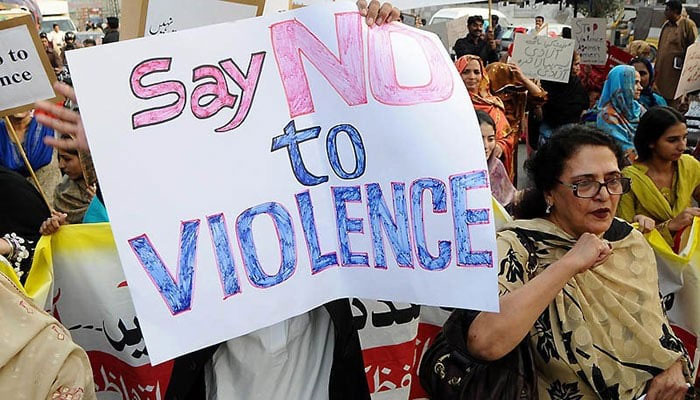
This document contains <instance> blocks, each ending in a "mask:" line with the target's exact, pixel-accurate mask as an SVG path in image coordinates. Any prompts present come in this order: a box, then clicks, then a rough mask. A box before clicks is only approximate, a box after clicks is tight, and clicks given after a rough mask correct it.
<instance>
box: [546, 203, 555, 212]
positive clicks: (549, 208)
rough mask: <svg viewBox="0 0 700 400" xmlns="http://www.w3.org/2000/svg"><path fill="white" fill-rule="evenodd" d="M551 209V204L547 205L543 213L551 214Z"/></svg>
mask: <svg viewBox="0 0 700 400" xmlns="http://www.w3.org/2000/svg"><path fill="white" fill-rule="evenodd" d="M552 207H553V205H552V204H549V203H547V208H546V209H545V210H544V213H545V214H549V213H551V212H552Z"/></svg>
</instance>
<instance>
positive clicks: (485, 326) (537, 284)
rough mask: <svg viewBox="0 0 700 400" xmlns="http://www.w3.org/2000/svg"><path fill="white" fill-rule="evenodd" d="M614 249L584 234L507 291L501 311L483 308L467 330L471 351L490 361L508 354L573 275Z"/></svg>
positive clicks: (603, 258)
mask: <svg viewBox="0 0 700 400" xmlns="http://www.w3.org/2000/svg"><path fill="white" fill-rule="evenodd" d="M499 244H500V243H499ZM611 253H612V251H611V249H610V247H609V245H608V244H607V243H606V242H604V241H603V240H601V239H600V238H598V237H597V236H595V235H593V234H590V233H585V234H583V235H582V236H581V238H579V240H578V242H577V243H576V245H575V246H574V247H573V248H572V249H571V250H570V251H569V252H568V253H566V255H565V256H564V257H562V258H561V259H560V260H559V261H557V262H555V263H553V264H551V265H550V266H549V267H547V268H546V269H545V270H544V271H543V272H541V273H540V274H539V275H538V276H537V277H535V278H534V279H532V280H530V281H527V283H525V284H524V285H522V286H521V287H519V288H517V289H515V290H514V291H512V292H509V293H506V294H505V295H503V296H502V297H501V299H500V312H499V313H487V312H482V313H480V314H479V315H478V316H477V317H476V319H475V320H474V322H472V324H471V326H470V328H469V332H468V333H467V338H466V340H467V348H468V349H469V352H470V353H471V354H472V355H474V356H475V357H477V358H480V359H483V360H488V361H492V360H497V359H499V358H502V357H504V356H505V355H506V354H508V353H509V352H510V351H511V350H513V349H514V348H515V347H516V346H517V345H518V343H520V342H521V341H522V340H523V338H524V337H525V335H527V333H528V332H529V331H530V329H532V327H533V325H534V324H535V321H536V320H537V318H538V317H539V316H540V315H541V314H542V312H544V310H545V309H547V306H548V305H549V304H550V303H551V302H552V301H553V300H554V298H555V297H556V295H557V294H558V293H559V292H560V291H561V290H562V289H563V288H564V285H566V282H568V281H569V279H571V278H572V277H573V276H574V275H576V274H578V273H581V272H584V271H586V270H588V269H589V268H593V267H595V266H598V265H600V264H602V263H603V262H605V260H606V259H607V258H608V256H610V254H611Z"/></svg>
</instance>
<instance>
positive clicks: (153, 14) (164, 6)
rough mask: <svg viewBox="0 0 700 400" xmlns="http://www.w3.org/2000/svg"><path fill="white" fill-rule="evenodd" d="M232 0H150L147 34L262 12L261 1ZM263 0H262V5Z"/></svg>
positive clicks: (174, 30) (241, 17)
mask: <svg viewBox="0 0 700 400" xmlns="http://www.w3.org/2000/svg"><path fill="white" fill-rule="evenodd" d="M242 3H243V2H236V1H229V0H197V1H193V0H148V2H147V13H146V26H145V29H144V36H152V35H160V34H164V33H170V32H176V31H180V30H183V29H190V28H196V27H200V26H205V25H212V24H218V23H222V22H231V21H235V20H239V19H243V18H252V17H255V16H256V15H258V7H259V6H258V5H256V4H242ZM262 4H263V0H260V5H262Z"/></svg>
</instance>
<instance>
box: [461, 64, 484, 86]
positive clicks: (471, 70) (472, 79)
mask: <svg viewBox="0 0 700 400" xmlns="http://www.w3.org/2000/svg"><path fill="white" fill-rule="evenodd" d="M461 75H462V81H464V86H466V87H467V90H468V91H470V92H476V91H477V89H479V82H481V65H479V61H477V60H471V61H469V64H467V66H466V67H465V68H464V70H463V71H462V74H461Z"/></svg>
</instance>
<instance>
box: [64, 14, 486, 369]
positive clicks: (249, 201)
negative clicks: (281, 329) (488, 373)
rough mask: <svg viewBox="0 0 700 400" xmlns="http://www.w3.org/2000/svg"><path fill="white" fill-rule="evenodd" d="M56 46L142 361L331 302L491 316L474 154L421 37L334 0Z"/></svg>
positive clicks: (458, 107)
mask: <svg viewBox="0 0 700 400" xmlns="http://www.w3.org/2000/svg"><path fill="white" fill-rule="evenodd" d="M243 36H245V37H246V38H247V40H244V41H243V40H240V37H243ZM212 38H216V40H212ZM107 47H109V48H107ZM68 57H69V61H70V63H71V69H72V70H73V71H74V75H75V77H76V78H75V79H74V83H75V87H76V91H77V94H78V99H79V102H80V103H81V112H82V115H83V120H84V123H85V126H86V130H87V134H88V140H89V142H90V146H91V149H92V153H93V158H94V160H95V166H96V170H97V172H98V177H99V178H100V184H101V187H102V189H103V193H104V194H105V199H106V202H107V203H108V204H109V207H110V208H109V209H110V218H111V219H112V228H113V232H114V236H115V240H116V243H117V248H118V249H119V255H120V258H121V261H122V266H123V268H124V270H125V274H126V277H127V279H128V281H129V287H130V290H131V292H132V296H133V299H134V303H135V306H136V310H137V313H138V316H139V321H140V324H141V329H142V331H143V333H144V336H145V338H146V342H147V343H148V346H149V355H150V356H151V361H153V362H155V363H158V362H162V361H165V360H168V359H170V358H172V357H175V356H177V355H180V354H184V353H188V352H191V351H193V350H196V349H198V348H202V347H205V346H207V345H210V344H213V343H218V342H221V341H224V340H227V339H230V338H233V337H236V336H239V335H243V334H245V333H248V332H251V331H253V330H255V329H259V328H261V327H265V326H269V325H271V324H273V323H275V322H278V321H281V320H284V319H287V318H290V317H292V316H294V315H298V314H300V313H302V312H305V311H308V310H310V309H312V308H315V307H317V306H319V305H321V304H324V303H326V302H328V301H330V300H332V299H335V298H341V297H362V298H370V299H385V300H390V301H401V302H410V303H416V304H430V305H437V306H453V307H464V308H475V309H486V310H496V309H497V306H498V302H497V284H496V272H495V271H494V268H493V262H494V260H493V254H495V237H494V231H493V224H492V218H491V217H492V216H491V212H490V190H489V188H488V185H487V176H488V171H487V169H486V163H485V160H484V156H483V151H482V148H483V146H482V144H481V141H480V136H479V134H478V132H479V130H478V125H477V123H476V120H475V116H474V113H473V112H471V111H470V100H469V97H468V94H467V92H466V89H465V88H464V85H463V83H462V81H461V79H460V78H459V76H458V74H457V73H456V70H455V69H454V66H453V64H452V62H451V60H450V59H449V56H448V55H447V53H446V52H445V51H444V48H442V45H441V44H440V42H439V41H438V40H437V38H436V37H435V36H434V35H431V34H428V33H425V32H422V31H419V30H416V29H413V28H409V27H407V26H405V25H402V24H399V23H393V24H387V25H383V26H381V27H373V28H371V29H370V28H368V27H367V25H366V24H365V23H364V21H363V20H362V17H361V16H360V15H359V13H358V12H357V11H356V6H355V5H354V4H352V3H340V4H339V3H336V4H334V5H328V6H317V7H309V8H303V9H299V10H296V11H293V12H289V13H285V15H279V16H275V17H265V18H260V19H248V20H242V21H237V22H234V23H230V24H222V25H215V26H209V27H205V28H199V29H193V30H189V31H187V32H175V33H173V34H170V35H167V36H157V37H151V38H145V39H142V40H137V41H129V42H123V43H117V44H112V45H110V46H105V47H96V48H94V49H80V50H76V51H73V52H71V53H69V55H68ZM95 58H100V59H103V60H104V62H105V65H106V66H107V67H106V69H105V70H104V71H103V72H104V74H108V75H109V76H111V77H112V79H109V80H108V81H104V80H103V79H101V78H100V77H98V76H95V75H94V74H92V73H90V72H89V71H90V70H91V68H92V67H91V65H92V63H93V60H94V59H95ZM105 91H108V92H109V93H111V95H112V97H113V98H114V99H115V101H117V102H118V103H119V104H121V106H120V107H119V108H117V109H112V110H109V111H108V110H105V109H104V108H103V107H101V106H100V101H99V100H98V99H100V98H102V96H103V93H104V92H105ZM127 155H128V157H127V158H128V162H125V160H126V158H125V156H127ZM280 304H284V307H280ZM203 326H206V327H207V329H206V330H202V329H200V328H201V327H203Z"/></svg>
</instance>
